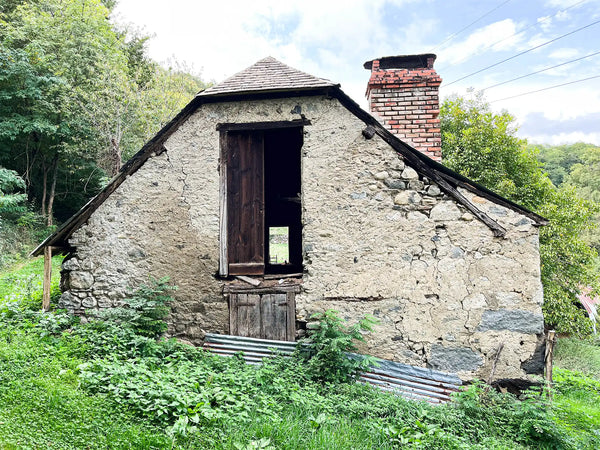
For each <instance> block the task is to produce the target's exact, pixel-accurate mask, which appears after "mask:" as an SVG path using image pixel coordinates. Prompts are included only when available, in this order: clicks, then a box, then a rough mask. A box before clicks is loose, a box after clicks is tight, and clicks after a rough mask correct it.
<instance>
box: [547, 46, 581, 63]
mask: <svg viewBox="0 0 600 450" xmlns="http://www.w3.org/2000/svg"><path fill="white" fill-rule="evenodd" d="M579 54H580V53H579V50H578V49H576V48H559V49H557V50H554V51H553V52H552V53H550V54H548V58H552V59H564V60H567V59H573V58H576V57H577V56H579Z"/></svg>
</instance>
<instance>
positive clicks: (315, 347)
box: [298, 310, 377, 383]
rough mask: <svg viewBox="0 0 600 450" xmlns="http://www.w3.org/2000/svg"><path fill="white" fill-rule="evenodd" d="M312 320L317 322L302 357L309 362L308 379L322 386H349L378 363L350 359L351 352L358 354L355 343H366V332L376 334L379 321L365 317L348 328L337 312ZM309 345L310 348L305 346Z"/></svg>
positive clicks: (324, 314) (364, 358)
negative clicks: (326, 383)
mask: <svg viewBox="0 0 600 450" xmlns="http://www.w3.org/2000/svg"><path fill="white" fill-rule="evenodd" d="M311 319H314V320H317V321H318V322H317V323H316V324H311V325H313V326H312V328H310V329H309V337H308V339H304V340H303V341H302V342H301V345H299V346H298V348H299V349H300V355H301V356H302V357H303V358H304V359H305V360H307V361H308V367H307V370H308V374H309V376H310V377H311V378H312V379H314V380H318V381H321V382H331V383H338V382H347V381H350V380H353V379H355V378H356V377H357V375H358V373H359V372H361V371H363V370H365V369H367V368H368V367H369V366H371V365H373V364H374V362H375V359H374V358H371V357H362V358H361V357H349V355H348V352H354V351H356V343H355V342H356V341H361V342H364V341H365V339H364V337H363V334H362V333H363V332H364V331H368V332H370V331H373V325H375V324H376V323H377V319H375V317H373V316H365V317H364V318H363V319H362V320H360V321H359V322H358V323H356V324H354V325H351V326H347V325H346V324H345V322H344V320H343V319H341V318H340V317H339V316H338V313H337V311H333V310H328V311H325V312H324V313H317V314H314V315H313V316H311ZM302 344H308V345H302Z"/></svg>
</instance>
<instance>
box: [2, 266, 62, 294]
mask: <svg viewBox="0 0 600 450" xmlns="http://www.w3.org/2000/svg"><path fill="white" fill-rule="evenodd" d="M62 260H63V257H62V256H55V257H53V258H52V283H53V284H54V285H55V286H58V283H59V281H60V265H61V264H62ZM43 274H44V258H43V257H39V258H23V259H19V260H17V261H15V262H13V263H12V264H10V265H9V266H6V267H4V268H3V269H2V270H0V304H1V303H2V302H3V300H4V301H6V300H9V299H10V298H15V297H17V296H20V295H22V294H25V295H28V296H30V297H31V296H35V295H38V296H39V295H40V293H41V289H42V281H43V279H44V275H43Z"/></svg>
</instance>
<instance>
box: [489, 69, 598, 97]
mask: <svg viewBox="0 0 600 450" xmlns="http://www.w3.org/2000/svg"><path fill="white" fill-rule="evenodd" d="M594 78H600V75H594V76H593V77H588V78H582V79H581V80H575V81H569V82H567V83H562V84H555V85H554V86H549V87H546V88H542V89H537V90H535V91H529V92H523V93H521V94H517V95H512V96H510V97H504V98H499V99H497V100H492V101H491V102H489V103H495V102H501V101H503V100H509V99H511V98H517V97H523V96H524V95H529V94H535V93H536V92H542V91H547V90H549V89H554V88H557V87H561V86H567V85H569V84H575V83H581V82H583V81H588V80H593V79H594Z"/></svg>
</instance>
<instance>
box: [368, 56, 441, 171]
mask: <svg viewBox="0 0 600 450" xmlns="http://www.w3.org/2000/svg"><path fill="white" fill-rule="evenodd" d="M434 61H435V55H433V54H425V55H410V56H388V57H384V58H379V59H375V60H373V61H368V62H366V63H365V68H366V69H370V70H371V78H370V79H369V84H368V85H367V99H368V100H369V110H370V111H371V113H372V114H373V115H374V116H376V117H377V118H378V119H379V120H380V121H381V122H382V123H383V125H384V126H385V127H386V128H387V129H388V130H390V131H391V132H392V133H394V134H395V135H396V136H398V138H399V139H401V140H403V141H404V142H407V143H409V144H411V145H412V146H413V147H414V148H416V149H417V150H419V151H420V152H421V153H424V154H425V155H427V156H429V157H430V158H432V159H434V160H436V161H441V159H442V136H441V131H440V119H439V118H438V115H439V112H440V107H439V98H438V90H439V87H440V84H441V83H442V79H441V78H440V76H439V75H438V74H437V73H436V71H435V70H434V68H433V62H434Z"/></svg>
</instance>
